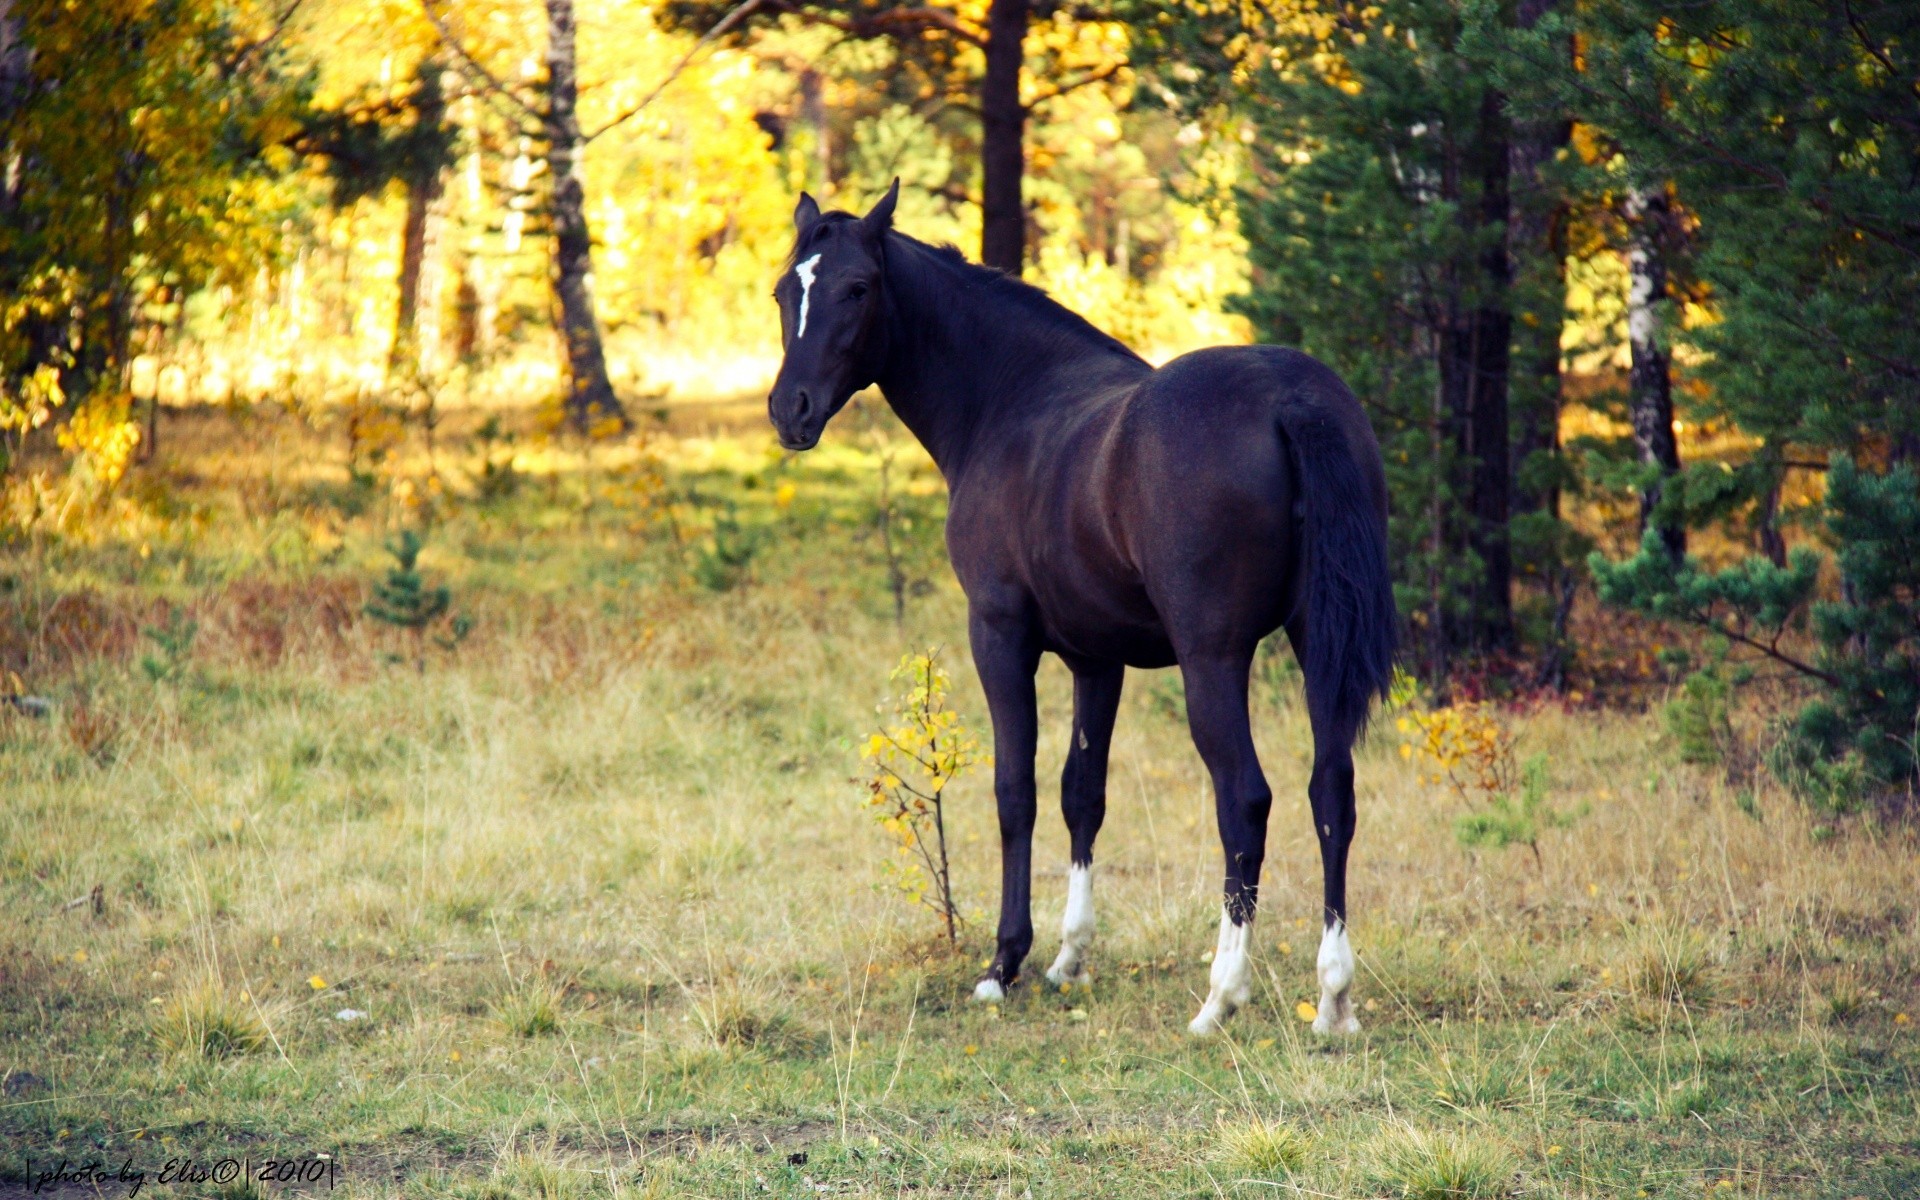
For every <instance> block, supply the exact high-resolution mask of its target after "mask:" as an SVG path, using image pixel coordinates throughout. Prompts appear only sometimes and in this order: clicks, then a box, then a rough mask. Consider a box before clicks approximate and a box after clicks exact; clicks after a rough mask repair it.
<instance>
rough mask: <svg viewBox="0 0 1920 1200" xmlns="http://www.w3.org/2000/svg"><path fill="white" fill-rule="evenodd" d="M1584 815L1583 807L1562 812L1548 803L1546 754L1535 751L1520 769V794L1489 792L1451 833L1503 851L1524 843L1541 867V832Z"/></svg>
mask: <svg viewBox="0 0 1920 1200" xmlns="http://www.w3.org/2000/svg"><path fill="white" fill-rule="evenodd" d="M1585 815H1586V809H1585V806H1582V807H1581V808H1579V809H1577V810H1575V811H1572V812H1562V811H1561V810H1559V809H1557V808H1554V807H1553V806H1552V805H1550V804H1548V803H1547V756H1546V755H1544V754H1536V755H1534V756H1532V757H1531V758H1529V759H1527V762H1526V765H1525V766H1523V767H1522V768H1521V769H1520V789H1519V795H1517V796H1516V795H1515V794H1514V793H1513V792H1512V791H1511V790H1509V791H1504V792H1496V793H1490V794H1489V795H1488V796H1487V802H1486V806H1485V807H1483V808H1481V809H1480V810H1479V811H1477V812H1470V813H1467V814H1466V815H1465V816H1462V817H1460V818H1459V819H1458V820H1456V821H1454V823H1453V834H1454V836H1455V837H1457V838H1458V839H1460V844H1461V845H1462V846H1467V847H1486V848H1489V849H1493V850H1504V849H1506V848H1507V847H1508V846H1525V847H1526V848H1527V849H1529V850H1531V851H1533V863H1534V866H1536V867H1539V866H1543V865H1544V862H1543V860H1542V859H1541V857H1540V834H1541V833H1542V832H1544V831H1545V830H1548V829H1565V828H1567V827H1569V826H1571V825H1572V824H1573V823H1574V822H1575V821H1577V820H1579V819H1580V818H1581V817H1582V816H1585Z"/></svg>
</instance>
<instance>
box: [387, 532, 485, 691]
mask: <svg viewBox="0 0 1920 1200" xmlns="http://www.w3.org/2000/svg"><path fill="white" fill-rule="evenodd" d="M423 545H424V543H423V542H422V541H421V540H420V535H419V534H417V533H415V532H414V531H413V530H411V529H407V530H402V531H401V534H400V536H399V537H397V538H395V539H394V540H392V541H390V542H388V543H387V553H389V554H391V555H393V558H394V565H393V566H392V567H391V568H390V569H389V570H388V571H387V573H386V575H384V576H383V577H381V578H380V579H376V580H375V581H374V583H373V598H372V599H370V600H368V601H367V603H366V604H365V606H364V607H363V610H362V611H364V612H365V613H366V614H367V615H368V616H369V617H372V618H373V619H374V620H376V621H381V622H384V623H386V624H388V625H392V626H395V627H397V628H400V629H404V630H406V631H407V632H408V633H409V634H410V635H412V639H413V665H414V669H415V670H417V671H422V672H424V671H425V670H426V669H427V649H426V640H427V630H429V629H430V628H432V627H433V626H434V625H435V624H436V623H437V622H438V621H439V620H440V619H441V618H442V617H444V616H446V615H447V610H448V608H449V607H450V606H451V605H452V603H453V593H452V592H451V591H450V590H448V588H447V587H446V585H444V584H441V585H438V586H433V587H429V586H428V585H427V582H426V578H425V577H424V576H423V575H421V573H420V568H419V561H420V549H421V547H422V546H423ZM469 628H470V626H469V624H468V622H467V621H466V619H465V618H462V617H456V618H455V619H454V621H453V623H452V628H451V636H450V637H449V638H447V639H446V640H444V641H443V643H442V644H443V645H447V646H448V647H449V648H451V646H452V645H454V644H457V643H458V642H459V641H460V640H461V639H463V638H465V637H466V635H467V632H468V629H469Z"/></svg>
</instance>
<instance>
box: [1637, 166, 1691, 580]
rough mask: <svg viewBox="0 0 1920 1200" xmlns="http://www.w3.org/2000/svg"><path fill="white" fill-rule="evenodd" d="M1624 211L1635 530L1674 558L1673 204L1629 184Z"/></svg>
mask: <svg viewBox="0 0 1920 1200" xmlns="http://www.w3.org/2000/svg"><path fill="white" fill-rule="evenodd" d="M1622 207H1623V214H1622V215H1623V216H1624V217H1625V218H1626V225H1627V280H1628V283H1627V341H1628V345H1629V352H1630V354H1631V355H1632V368H1631V369H1632V374H1631V377H1630V383H1629V387H1630V390H1631V393H1632V394H1631V397H1630V398H1629V400H1628V403H1627V411H1628V413H1629V414H1630V418H1631V420H1632V424H1633V444H1634V447H1635V449H1636V450H1637V451H1638V453H1639V457H1640V463H1641V465H1642V466H1643V467H1644V468H1645V482H1644V483H1642V485H1641V487H1640V528H1641V530H1642V531H1645V530H1648V529H1652V530H1655V531H1656V532H1658V534H1659V536H1660V544H1661V545H1662V546H1663V547H1665V548H1666V552H1667V553H1668V554H1669V555H1671V556H1672V557H1674V558H1679V557H1680V556H1681V555H1683V554H1685V553H1686V552H1687V532H1686V527H1685V526H1684V525H1682V524H1681V523H1680V521H1679V520H1678V518H1677V517H1676V516H1675V515H1674V513H1673V507H1674V506H1673V505H1671V504H1663V503H1662V500H1663V498H1664V493H1665V491H1666V489H1667V487H1668V485H1669V483H1670V481H1671V480H1672V479H1673V477H1674V476H1676V475H1678V474H1680V442H1679V439H1678V438H1677V437H1675V435H1674V431H1673V356H1672V354H1671V352H1670V351H1669V348H1668V339H1670V338H1671V337H1672V330H1673V329H1674V328H1675V327H1676V326H1677V325H1678V322H1676V321H1675V320H1674V319H1673V316H1672V313H1673V310H1674V308H1675V307H1676V306H1675V304H1674V298H1673V293H1672V290H1671V288H1670V287H1669V286H1668V282H1667V275H1668V271H1667V262H1668V258H1669V255H1670V253H1671V247H1672V246H1673V243H1674V241H1675V236H1676V230H1675V221H1674V213H1673V207H1672V205H1671V204H1670V203H1669V201H1668V199H1667V194H1666V189H1665V188H1663V187H1658V186H1648V185H1646V184H1642V183H1635V184H1632V185H1630V186H1629V187H1628V188H1627V195H1626V201H1625V203H1624V205H1623V206H1622Z"/></svg>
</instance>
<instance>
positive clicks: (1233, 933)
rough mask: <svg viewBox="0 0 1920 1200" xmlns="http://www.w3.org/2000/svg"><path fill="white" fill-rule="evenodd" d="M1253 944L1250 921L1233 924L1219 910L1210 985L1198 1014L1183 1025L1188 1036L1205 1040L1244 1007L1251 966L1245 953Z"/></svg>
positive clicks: (1248, 989) (1250, 977)
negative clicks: (1187, 1023)
mask: <svg viewBox="0 0 1920 1200" xmlns="http://www.w3.org/2000/svg"><path fill="white" fill-rule="evenodd" d="M1252 941H1253V922H1252V921H1251V920H1249V921H1248V922H1247V923H1246V924H1245V925H1235V924H1234V923H1233V918H1232V917H1229V916H1228V915H1227V910H1226V909H1224V908H1222V909H1221V910H1220V940H1219V943H1218V944H1217V945H1216V946H1215V948H1214V951H1213V970H1212V972H1211V973H1210V974H1209V976H1208V981H1209V983H1210V984H1211V988H1210V990H1209V991H1208V992H1207V1002H1206V1003H1205V1004H1203V1005H1202V1006H1201V1007H1200V1015H1199V1016H1197V1017H1195V1018H1194V1019H1193V1021H1192V1023H1191V1024H1189V1025H1188V1026H1187V1031H1188V1032H1189V1033H1193V1034H1196V1035H1198V1036H1200V1037H1205V1036H1207V1035H1208V1034H1210V1033H1215V1032H1217V1031H1218V1030H1219V1028H1220V1026H1221V1025H1222V1024H1224V1023H1225V1022H1226V1019H1227V1017H1229V1016H1230V1015H1232V1013H1233V1010H1234V1009H1236V1008H1239V1007H1240V1006H1241V1005H1243V1004H1245V1003H1246V1002H1247V1001H1248V1000H1249V999H1251V998H1252V996H1253V988H1252V985H1251V980H1252V977H1253V968H1252V964H1251V963H1249V962H1248V958H1247V950H1248V947H1249V946H1250V945H1251V943H1252Z"/></svg>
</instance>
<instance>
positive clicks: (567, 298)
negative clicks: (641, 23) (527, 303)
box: [421, 0, 626, 433]
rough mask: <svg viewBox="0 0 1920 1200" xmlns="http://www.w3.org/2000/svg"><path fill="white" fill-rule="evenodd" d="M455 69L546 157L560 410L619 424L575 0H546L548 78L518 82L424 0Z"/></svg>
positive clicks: (578, 419) (580, 422)
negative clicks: (585, 176) (596, 275)
mask: <svg viewBox="0 0 1920 1200" xmlns="http://www.w3.org/2000/svg"><path fill="white" fill-rule="evenodd" d="M421 4H422V8H423V11H424V12H425V13H426V15H427V18H428V20H430V21H432V22H433V26H434V28H435V30H436V31H438V33H439V34H440V38H441V41H442V43H443V44H444V46H445V47H446V49H447V52H448V54H449V56H450V57H451V58H452V60H453V62H454V63H455V64H456V67H457V68H458V69H459V70H460V71H461V72H462V73H463V74H465V75H466V76H467V78H468V81H469V83H470V84H471V85H472V86H473V87H474V88H475V89H476V90H478V91H480V92H482V93H484V94H485V95H487V96H488V97H490V98H492V99H493V100H494V101H495V105H496V108H498V109H499V110H500V111H501V112H502V113H503V114H504V115H505V116H506V117H507V119H508V120H509V121H510V122H511V123H512V124H514V125H515V126H517V127H520V128H523V129H524V130H525V131H526V132H527V133H528V134H529V135H530V136H532V137H534V138H535V139H537V140H538V142H539V143H540V145H541V146H542V147H544V150H545V154H546V165H547V177H548V179H549V181H550V183H549V191H548V195H547V216H548V218H549V220H550V222H551V225H552V235H553V259H552V267H551V271H550V278H551V281H552V286H553V296H554V302H555V305H556V307H557V308H558V309H559V324H560V335H561V340H562V341H563V342H564V344H565V348H566V355H567V394H566V399H565V408H566V413H567V418H568V420H569V421H570V422H571V423H572V425H573V427H574V428H575V429H576V430H578V431H580V432H582V433H585V432H587V431H588V430H590V429H592V428H593V427H594V426H595V425H596V424H598V423H599V422H601V421H604V420H615V421H621V422H624V421H625V419H626V410H625V409H624V408H623V407H622V405H621V403H620V399H619V397H617V396H615V395H614V392H613V381H612V379H611V378H610V377H609V376H608V374H607V356H606V349H605V347H604V345H603V342H602V337H601V331H600V321H599V316H598V314H597V313H596V312H595V311H594V302H593V287H592V282H591V280H592V277H593V235H592V231H591V230H590V229H589V228H588V224H587V197H586V185H585V184H584V182H583V181H582V176H581V161H580V160H581V156H582V154H584V153H585V151H586V146H587V142H588V136H587V134H586V132H585V131H584V130H583V129H582V128H581V125H580V114H579V95H580V80H579V66H578V61H579V60H578V48H577V46H576V45H575V40H576V38H575V35H576V25H575V20H574V4H573V0H544V5H545V13H546V35H547V40H546V57H545V67H546V75H545V78H544V79H541V80H537V81H531V82H528V83H526V84H524V85H522V86H519V87H516V86H514V85H511V84H508V83H506V82H505V81H504V80H503V79H502V77H501V75H500V74H499V73H497V72H495V71H494V70H493V69H491V68H490V67H488V66H487V65H486V63H485V62H484V61H482V58H481V52H480V51H478V50H476V49H473V48H470V47H469V46H468V45H467V44H466V43H465V42H464V41H462V39H461V36H460V34H459V32H458V31H457V30H456V29H455V28H454V27H453V24H452V22H451V21H450V20H449V18H448V16H447V15H446V13H445V12H443V11H442V10H443V8H444V7H445V6H446V4H447V0H421Z"/></svg>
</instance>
